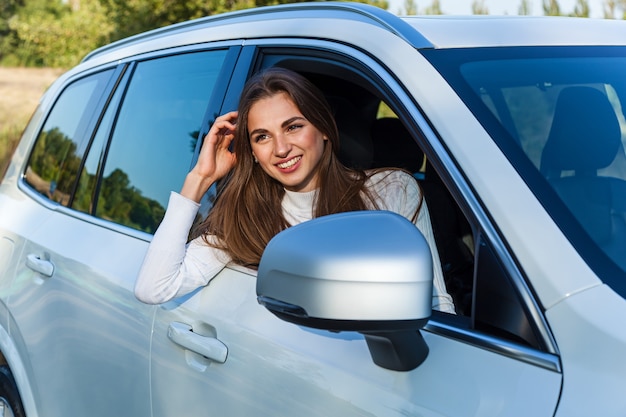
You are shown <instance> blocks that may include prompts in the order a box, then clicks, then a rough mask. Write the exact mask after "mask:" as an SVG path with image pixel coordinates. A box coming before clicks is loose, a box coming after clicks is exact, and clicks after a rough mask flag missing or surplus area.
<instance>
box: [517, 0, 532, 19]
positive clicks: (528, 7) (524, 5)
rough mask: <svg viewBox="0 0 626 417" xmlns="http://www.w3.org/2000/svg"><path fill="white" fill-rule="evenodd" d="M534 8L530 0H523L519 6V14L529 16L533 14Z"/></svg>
mask: <svg viewBox="0 0 626 417" xmlns="http://www.w3.org/2000/svg"><path fill="white" fill-rule="evenodd" d="M532 9H533V6H532V2H530V0H522V2H521V3H520V5H519V8H518V9H517V14H519V15H520V16H529V15H531V14H532Z"/></svg>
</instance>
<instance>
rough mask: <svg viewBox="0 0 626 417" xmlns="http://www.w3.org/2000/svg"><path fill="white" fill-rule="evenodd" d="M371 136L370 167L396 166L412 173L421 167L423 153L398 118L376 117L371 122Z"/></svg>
mask: <svg viewBox="0 0 626 417" xmlns="http://www.w3.org/2000/svg"><path fill="white" fill-rule="evenodd" d="M371 137H372V143H373V144H374V160H373V163H372V168H387V167H398V168H404V169H406V170H408V171H410V172H413V173H415V172H418V171H419V170H420V169H421V168H422V164H423V162H424V153H423V152H422V150H421V149H420V147H419V146H417V143H416V142H415V140H414V139H413V138H412V137H411V135H410V134H409V132H408V131H407V130H406V128H405V127H404V125H403V124H402V122H401V121H400V120H399V119H397V118H395V117H383V118H380V119H377V120H376V121H375V122H374V123H373V124H372V128H371Z"/></svg>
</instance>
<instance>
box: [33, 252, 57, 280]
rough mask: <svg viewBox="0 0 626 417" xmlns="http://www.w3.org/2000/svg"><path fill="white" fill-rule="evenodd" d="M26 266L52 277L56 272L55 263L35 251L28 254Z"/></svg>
mask: <svg viewBox="0 0 626 417" xmlns="http://www.w3.org/2000/svg"><path fill="white" fill-rule="evenodd" d="M26 266H27V267H29V268H30V269H32V270H33V271H35V272H39V273H40V274H41V275H43V276H46V277H51V276H52V274H53V273H54V264H53V263H52V262H50V261H49V260H47V259H42V258H41V257H40V256H39V255H35V254H34V253H30V254H28V255H27V256H26Z"/></svg>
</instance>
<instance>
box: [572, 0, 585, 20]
mask: <svg viewBox="0 0 626 417" xmlns="http://www.w3.org/2000/svg"><path fill="white" fill-rule="evenodd" d="M571 16H574V17H589V2H588V1H587V0H577V1H576V5H575V6H574V13H572V14H571Z"/></svg>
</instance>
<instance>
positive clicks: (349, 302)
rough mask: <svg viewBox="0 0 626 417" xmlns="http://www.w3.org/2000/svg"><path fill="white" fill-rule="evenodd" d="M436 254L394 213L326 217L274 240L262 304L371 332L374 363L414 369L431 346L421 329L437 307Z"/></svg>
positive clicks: (262, 281)
mask: <svg viewBox="0 0 626 417" xmlns="http://www.w3.org/2000/svg"><path fill="white" fill-rule="evenodd" d="M432 279H433V266H432V255H431V252H430V248H429V247H428V243H427V242H426V239H425V238H424V236H423V235H422V234H421V233H420V231H419V230H418V229H417V227H415V225H414V224H413V223H411V222H410V221H408V220H407V219H406V218H404V217H402V216H400V215H398V214H396V213H392V212H388V211H359V212H350V213H340V214H333V215H329V216H324V217H320V218H317V219H313V220H311V221H308V222H305V223H301V224H299V225H297V226H294V227H291V228H288V229H286V230H284V231H283V232H281V233H279V234H278V235H276V236H275V237H274V238H273V239H272V240H271V241H270V242H269V244H268V245H267V247H266V249H265V252H264V253H263V256H262V258H261V262H260V265H259V271H258V276H257V287H256V291H257V297H258V301H259V303H261V304H262V305H264V306H265V307H266V308H267V309H268V310H269V311H271V312H272V313H274V314H275V315H276V316H278V317H279V318H281V319H282V320H285V321H288V322H291V323H295V324H298V325H302V326H307V327H313V328H317V329H325V330H330V331H338V332H339V331H357V332H360V333H362V334H363V335H364V336H365V339H366V341H367V344H368V347H369V350H370V354H371V355H372V359H373V360H374V362H375V363H376V364H377V365H379V366H381V367H384V368H387V369H393V370H400V371H406V370H411V369H414V368H415V367H417V366H418V365H419V364H421V363H422V362H423V361H424V360H425V359H426V356H427V355H428V346H427V345H426V342H425V341H424V340H423V338H422V336H421V334H420V332H419V329H421V328H422V327H423V326H424V325H425V324H426V322H427V321H428V319H429V317H430V315H431V312H432V307H431V306H432V291H433V290H432V285H433V284H432Z"/></svg>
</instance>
